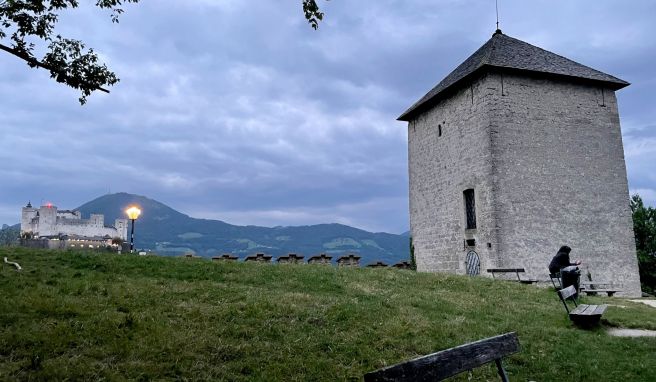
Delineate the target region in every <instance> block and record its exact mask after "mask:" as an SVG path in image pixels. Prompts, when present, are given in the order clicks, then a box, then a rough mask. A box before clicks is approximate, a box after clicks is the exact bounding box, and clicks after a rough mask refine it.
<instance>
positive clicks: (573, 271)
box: [549, 245, 581, 293]
mask: <svg viewBox="0 0 656 382" xmlns="http://www.w3.org/2000/svg"><path fill="white" fill-rule="evenodd" d="M571 251H572V248H570V247H568V246H566V245H563V246H562V247H560V249H559V250H558V253H556V256H554V258H553V259H551V263H549V272H551V273H560V280H561V283H562V287H563V288H567V287H568V286H570V285H574V288H576V291H577V293H578V291H579V278H580V276H581V272H580V271H579V268H578V265H581V260H577V261H575V262H573V263H572V262H570V260H569V254H570V252H571Z"/></svg>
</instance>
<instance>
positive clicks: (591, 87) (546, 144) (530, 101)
mask: <svg viewBox="0 0 656 382" xmlns="http://www.w3.org/2000/svg"><path fill="white" fill-rule="evenodd" d="M627 85H629V84H628V83H627V82H625V81H623V80H620V79H618V78H616V77H613V76H611V75H608V74H605V73H602V72H599V71H597V70H594V69H591V68H589V67H587V66H584V65H581V64H579V63H576V62H574V61H571V60H569V59H566V58H564V57H561V56H559V55H556V54H554V53H551V52H548V51H545V50H543V49H540V48H538V47H535V46H533V45H530V44H528V43H525V42H523V41H520V40H517V39H514V38H512V37H509V36H506V35H504V34H503V33H501V31H500V30H497V32H495V33H494V35H493V36H492V38H491V39H490V40H489V41H488V42H486V43H485V44H484V45H483V46H482V47H481V48H480V49H478V50H477V51H476V52H475V53H474V54H472V55H471V56H470V57H469V58H467V59H466V60H465V61H464V62H463V63H462V64H461V65H460V66H458V67H457V68H456V69H455V70H454V71H453V72H451V73H450V74H449V75H448V76H446V78H444V80H442V81H441V82H440V83H439V84H438V85H437V86H435V87H434V88H433V89H432V90H431V91H430V92H428V94H426V95H425V96H424V97H423V98H421V99H420V100H419V101H418V102H417V103H415V104H414V105H413V106H412V107H410V108H409V109H408V110H407V111H406V112H405V113H403V115H401V116H400V117H399V120H402V121H407V122H408V150H409V172H410V226H411V232H412V237H413V244H414V248H415V249H414V250H415V257H416V261H417V268H418V270H420V271H430V272H436V271H437V272H453V273H462V274H464V273H467V271H466V269H467V268H466V255H467V253H469V252H470V251H475V252H476V253H477V254H478V258H479V259H480V269H481V270H483V272H482V273H483V274H484V273H485V271H484V270H485V269H486V268H493V267H523V268H525V269H526V271H527V273H528V274H527V276H528V277H532V278H537V279H539V280H548V270H547V265H548V264H549V261H550V260H551V258H552V257H553V255H555V253H556V251H557V250H558V248H559V247H560V246H562V245H569V246H570V247H572V260H575V259H580V260H582V261H583V265H582V269H583V273H584V274H585V273H586V272H590V273H591V275H592V277H593V279H597V280H600V281H613V282H615V283H617V284H619V285H621V286H622V288H621V289H623V290H624V294H625V295H629V296H639V295H640V280H639V275H638V264H637V259H636V250H635V241H634V234H633V224H632V219H631V211H630V207H629V192H628V186H627V178H626V167H625V164H624V150H623V146H622V136H621V132H620V122H619V113H618V108H617V100H616V98H615V91H617V90H619V89H621V88H623V87H625V86H627Z"/></svg>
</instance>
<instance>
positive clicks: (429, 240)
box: [408, 77, 497, 274]
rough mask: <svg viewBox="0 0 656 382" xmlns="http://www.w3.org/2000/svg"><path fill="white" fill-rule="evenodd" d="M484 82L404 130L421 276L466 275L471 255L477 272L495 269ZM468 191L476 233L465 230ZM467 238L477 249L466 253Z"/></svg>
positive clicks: (412, 225)
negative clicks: (473, 205)
mask: <svg viewBox="0 0 656 382" xmlns="http://www.w3.org/2000/svg"><path fill="white" fill-rule="evenodd" d="M488 82H489V79H488V78H487V77H482V78H479V79H477V80H476V81H474V83H473V84H472V85H471V86H469V87H466V88H464V89H461V90H460V91H458V92H457V93H455V94H453V95H452V96H450V97H448V98H447V99H445V100H443V101H441V102H440V103H438V104H437V105H435V106H433V107H432V108H431V109H429V110H428V111H426V112H424V113H422V114H421V115H419V116H418V117H417V118H416V119H415V120H412V121H410V122H409V124H408V162H409V177H410V189H409V193H410V228H411V234H412V238H413V245H414V251H415V258H416V262H417V269H418V270H419V271H428V272H435V271H443V272H455V273H461V274H462V273H465V256H466V254H467V252H468V251H469V249H474V250H475V251H476V252H477V253H478V255H479V256H480V261H481V269H483V270H484V269H486V268H489V267H494V266H496V248H497V239H496V236H497V235H496V230H495V226H496V225H495V221H494V216H493V215H492V209H491V206H492V205H494V203H493V199H492V198H493V193H492V185H493V183H492V180H491V171H492V168H491V163H492V161H491V157H490V153H491V149H490V132H489V125H490V124H489V119H488V116H487V111H488V109H489V106H488V104H489V102H490V98H492V97H493V96H494V95H493V94H492V93H491V91H490V90H489V89H488ZM440 127H441V136H440ZM467 189H474V192H475V201H476V218H477V227H476V230H466V229H465V209H464V198H463V191H464V190H467ZM467 238H470V239H475V246H473V247H471V248H469V247H467V248H466V247H465V239H467ZM483 272H484V271H483Z"/></svg>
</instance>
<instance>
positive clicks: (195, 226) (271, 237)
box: [77, 193, 409, 265]
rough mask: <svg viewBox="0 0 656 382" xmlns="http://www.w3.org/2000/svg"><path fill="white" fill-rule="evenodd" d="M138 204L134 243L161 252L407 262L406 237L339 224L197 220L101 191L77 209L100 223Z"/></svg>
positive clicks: (159, 205) (133, 197)
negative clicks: (100, 218)
mask: <svg viewBox="0 0 656 382" xmlns="http://www.w3.org/2000/svg"><path fill="white" fill-rule="evenodd" d="M131 204H136V205H138V206H139V207H140V208H141V210H142V215H141V216H140V217H139V219H137V221H136V225H135V247H136V248H149V249H152V250H154V251H155V252H158V253H160V254H165V255H177V254H181V253H185V252H194V253H196V254H197V255H199V256H204V257H211V256H215V255H219V254H223V253H232V254H235V255H238V256H240V257H242V258H243V257H245V256H247V255H250V254H254V253H256V252H264V253H267V254H269V255H273V256H274V257H275V256H280V255H284V254H287V253H298V254H302V255H305V256H306V259H307V257H309V256H312V255H316V254H319V253H328V254H332V255H333V256H334V258H336V256H339V255H342V254H345V253H357V254H359V255H360V256H362V260H361V262H362V264H365V265H366V264H368V263H371V262H374V261H377V260H381V261H384V262H386V263H388V264H393V263H396V262H398V261H402V260H408V258H409V254H408V251H409V250H408V246H409V241H408V237H407V236H402V235H394V234H389V233H372V232H367V231H364V230H361V229H357V228H353V227H350V226H347V225H343V224H317V225H310V226H298V227H274V228H268V227H258V226H236V225H232V224H228V223H226V222H223V221H220V220H208V219H196V218H192V217H190V216H188V215H185V214H183V213H181V212H178V211H176V210H174V209H173V208H171V207H169V206H167V205H165V204H163V203H160V202H158V201H156V200H153V199H149V198H147V197H145V196H139V195H133V194H127V193H116V194H108V195H103V196H101V197H99V198H97V199H94V200H92V201H90V202H88V203H85V204H83V205H81V206H80V207H78V208H77V209H78V210H80V211H81V212H82V216H83V217H84V218H88V216H89V214H92V213H101V214H104V215H105V223H106V224H108V225H109V224H113V222H114V219H117V218H125V213H124V212H123V211H124V210H125V208H126V207H127V206H129V205H131Z"/></svg>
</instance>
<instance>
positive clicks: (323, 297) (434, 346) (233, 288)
mask: <svg viewBox="0 0 656 382" xmlns="http://www.w3.org/2000/svg"><path fill="white" fill-rule="evenodd" d="M4 256H8V257H9V258H10V259H11V260H13V261H18V262H19V263H20V264H21V265H22V266H23V268H24V269H23V271H22V272H16V271H15V270H14V269H13V267H9V266H7V265H6V264H0V266H1V268H0V380H63V379H70V380H82V379H86V380H102V379H108V380H123V379H137V380H162V379H164V380H166V379H178V380H226V381H247V380H248V381H250V380H257V381H335V380H337V381H340V380H360V379H361V378H362V375H363V374H364V373H365V372H367V371H370V370H374V369H377V368H379V367H382V366H385V365H389V364H394V363H397V362H399V361H402V360H405V359H408V358H412V357H415V356H418V355H423V354H427V353H431V352H434V351H437V350H441V349H445V348H448V347H452V346H456V345H459V344H463V343H466V342H471V341H474V340H478V339H481V338H485V337H490V336H494V335H497V334H501V333H505V332H509V331H516V332H517V333H518V335H519V339H520V342H521V345H522V351H521V352H520V353H518V354H516V355H514V356H511V357H509V358H508V359H507V360H506V361H505V365H506V367H507V371H508V373H509V375H510V378H511V380H517V381H522V380H524V381H525V380H535V381H569V380H571V381H650V380H651V381H654V380H656V339H654V338H617V337H610V336H608V335H607V334H606V333H605V331H604V329H603V327H602V328H597V329H594V330H581V329H578V328H576V327H573V326H572V325H571V324H570V322H569V320H568V318H567V316H566V314H565V311H564V309H563V307H562V305H561V304H560V302H559V300H558V298H557V296H556V294H555V293H554V292H553V290H552V289H542V288H538V287H535V286H527V285H518V284H516V283H511V282H503V281H496V282H494V281H492V280H489V279H485V278H467V277H460V276H449V275H436V274H417V273H414V272H411V271H401V270H394V269H336V268H334V267H325V266H309V265H264V264H251V263H212V262H210V261H207V260H201V259H182V258H160V257H136V256H129V255H112V254H93V253H89V254H85V253H77V252H53V251H35V250H26V249H0V260H1V258H2V257H4ZM586 301H587V302H595V303H596V302H601V301H604V302H606V303H609V304H613V306H611V307H609V309H608V311H607V313H606V314H605V315H604V318H605V319H606V321H605V323H604V325H605V326H606V327H608V326H619V327H628V328H646V329H654V330H656V309H654V308H651V307H648V306H643V305H641V304H634V303H631V302H629V301H626V300H623V299H621V298H602V297H596V298H587V299H586ZM618 305H619V306H618ZM620 306H621V307H620ZM495 373H496V371H495V369H494V367H493V366H490V367H484V368H479V369H475V370H474V371H473V373H472V374H471V375H470V376H468V375H464V376H462V377H461V378H460V379H465V380H466V379H467V378H468V377H471V378H472V380H496V378H497V377H496V374H495Z"/></svg>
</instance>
